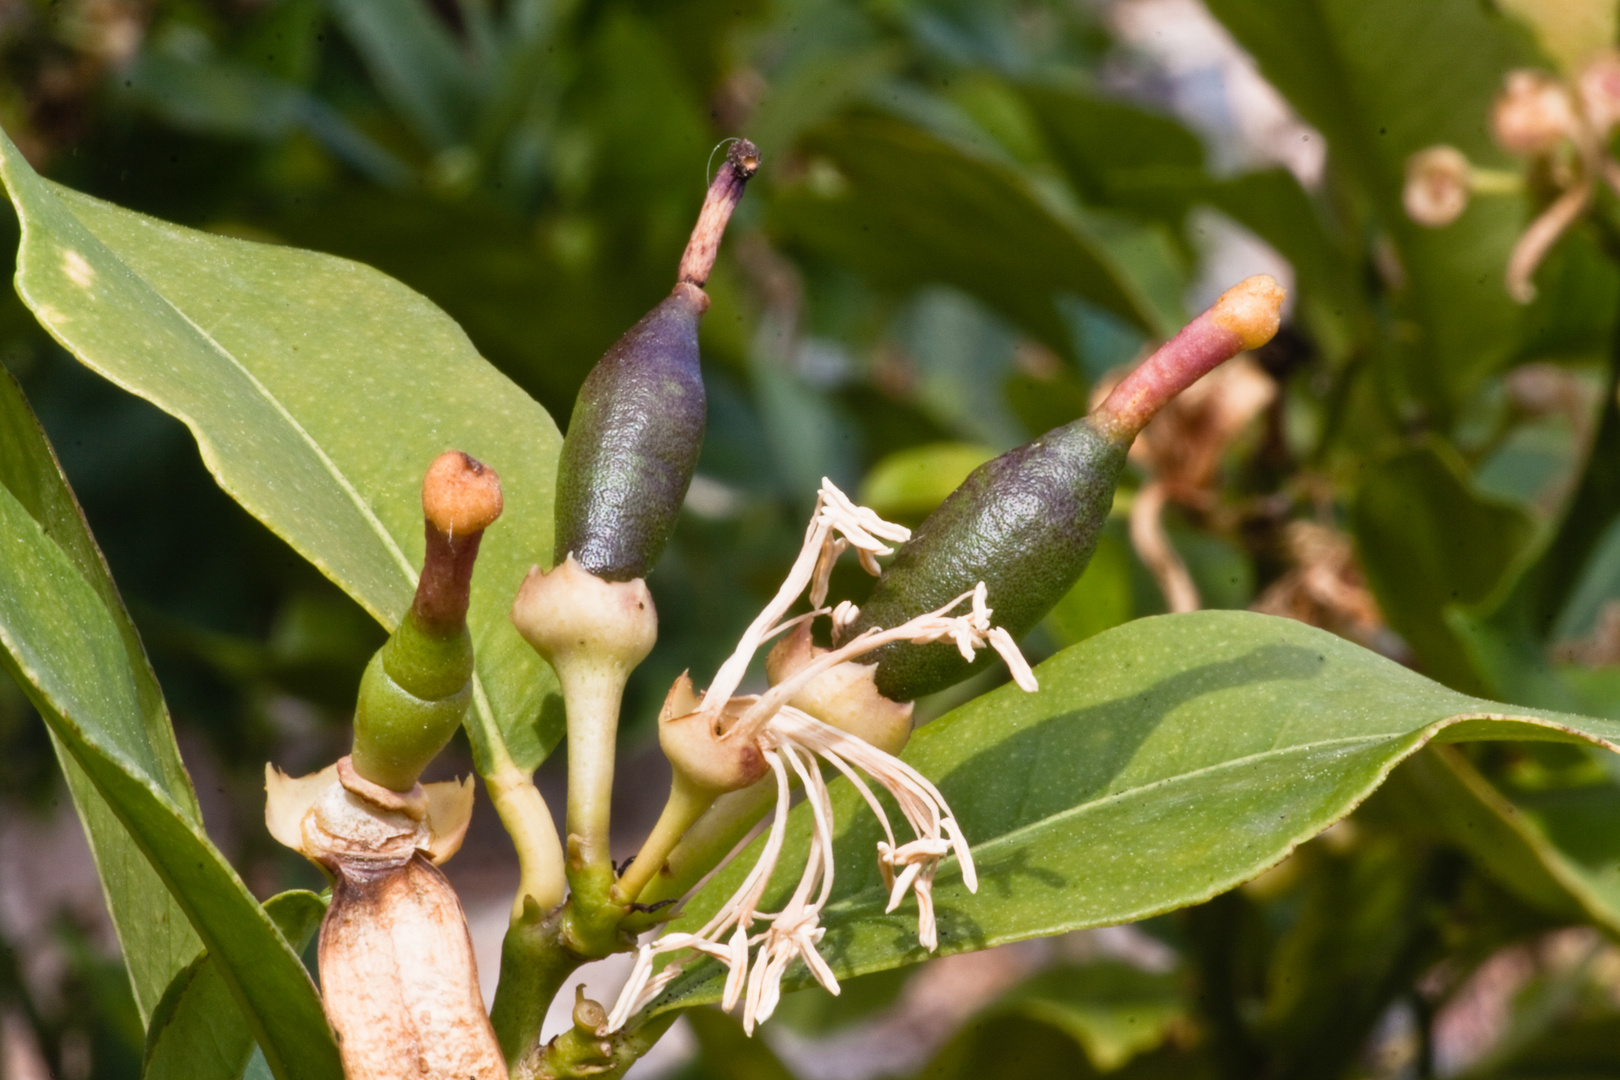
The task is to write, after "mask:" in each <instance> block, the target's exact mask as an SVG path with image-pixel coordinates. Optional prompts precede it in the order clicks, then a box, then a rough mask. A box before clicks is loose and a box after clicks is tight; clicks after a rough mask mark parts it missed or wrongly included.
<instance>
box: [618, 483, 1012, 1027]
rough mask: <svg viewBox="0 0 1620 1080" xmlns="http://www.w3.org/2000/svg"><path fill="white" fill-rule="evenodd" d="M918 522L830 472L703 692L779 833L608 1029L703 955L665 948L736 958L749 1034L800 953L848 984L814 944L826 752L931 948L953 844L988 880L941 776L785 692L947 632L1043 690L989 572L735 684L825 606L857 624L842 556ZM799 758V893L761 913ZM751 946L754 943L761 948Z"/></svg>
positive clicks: (827, 818)
mask: <svg viewBox="0 0 1620 1080" xmlns="http://www.w3.org/2000/svg"><path fill="white" fill-rule="evenodd" d="M910 535H911V534H910V532H909V530H907V529H905V528H903V527H901V526H899V525H894V524H892V523H890V522H887V521H884V520H883V519H882V518H880V517H878V515H877V514H875V513H873V512H872V511H871V510H869V509H867V508H866V507H863V506H857V505H856V504H855V503H853V502H851V501H850V499H849V498H848V497H847V496H845V495H844V493H843V492H841V491H839V490H838V488H837V487H835V486H834V485H833V484H832V482H831V481H828V480H823V481H822V487H821V491H820V493H819V495H818V497H817V500H816V511H815V513H814V515H813V516H812V517H811V520H810V525H809V527H808V528H807V529H806V531H805V540H804V546H803V548H802V549H801V550H800V552H799V555H798V558H797V559H795V560H794V563H793V567H792V568H791V569H790V570H789V571H788V575H787V578H786V580H785V581H783V583H782V587H781V589H779V590H778V591H777V594H776V596H775V597H774V598H773V599H772V600H771V602H770V603H769V604H767V605H766V607H765V610H764V611H762V612H760V614H759V617H758V618H756V619H755V620H754V621H753V623H752V624H751V625H750V626H749V627H748V629H747V631H745V632H744V634H743V636H742V639H741V640H740V641H739V642H738V644H737V649H736V651H735V652H734V653H732V655H731V656H730V657H729V658H728V659H727V660H726V662H725V663H724V664H723V665H721V668H720V670H719V671H718V672H717V673H716V675H715V679H714V682H713V683H712V684H711V685H710V687H709V689H708V691H707V692H705V694H704V695H703V699H702V701H701V702H700V703H699V705H698V709H699V711H710V712H713V713H714V714H715V715H716V716H717V717H718V716H721V715H722V714H726V715H731V716H735V717H736V719H735V720H734V721H732V722H731V724H730V726H729V727H728V728H727V730H726V732H725V734H724V735H723V736H722V738H728V739H729V738H736V739H750V740H754V741H755V742H756V743H757V745H758V746H759V748H760V750H761V752H762V754H763V756H764V758H765V761H766V763H767V764H768V765H769V766H770V768H771V771H772V772H773V773H774V774H775V776H776V814H775V818H774V820H773V821H772V822H771V828H770V832H769V834H768V835H767V837H766V840H765V844H764V846H763V848H762V849H761V851H760V855H759V859H758V861H757V862H756V863H755V864H754V867H753V868H752V869H751V870H750V871H749V873H748V875H747V877H745V878H744V879H743V882H742V884H741V885H739V886H738V887H737V889H736V891H735V892H734V893H732V895H731V898H730V899H728V900H727V901H726V903H725V904H724V905H722V906H721V908H720V909H719V910H718V911H717V912H715V914H714V916H713V917H712V918H710V920H709V921H708V922H707V923H706V924H705V925H704V926H703V928H702V929H700V930H698V931H697V932H696V933H678V932H669V933H665V934H664V935H663V936H662V937H660V938H658V939H657V940H656V941H652V942H649V943H647V944H645V945H643V946H641V948H640V949H639V950H638V953H637V956H636V963H635V965H634V967H633V968H632V969H631V973H630V979H629V981H628V982H626V984H625V987H624V990H623V991H622V992H621V993H620V995H619V1000H618V1002H617V1003H616V1004H615V1006H614V1009H613V1012H612V1014H611V1015H610V1016H609V1019H608V1028H609V1030H618V1029H619V1028H620V1027H622V1026H623V1025H624V1023H625V1022H626V1021H627V1020H629V1018H630V1017H631V1016H632V1015H634V1014H635V1013H636V1012H637V1011H638V1010H640V1009H641V1008H642V1007H643V1006H645V1005H647V1004H648V1003H649V1002H651V1001H652V1000H653V999H654V998H655V997H657V995H658V993H659V992H660V991H661V990H663V988H664V987H665V986H667V985H668V984H669V983H670V981H671V980H673V979H674V978H675V977H676V975H678V974H679V973H680V971H681V968H682V965H683V964H684V963H686V962H687V961H688V960H689V959H691V956H690V955H688V956H686V957H683V958H680V959H677V960H675V961H673V962H671V963H669V964H668V965H666V966H665V967H664V968H663V970H661V971H659V972H658V973H657V974H656V975H655V974H653V965H654V961H655V960H656V958H657V957H658V956H660V955H662V954H665V953H674V952H687V953H689V954H694V955H704V956H712V957H714V958H715V959H716V960H719V961H720V962H721V963H722V964H725V965H726V966H727V967H728V968H729V971H728V973H727V976H726V983H725V989H724V992H723V995H722V1004H723V1005H724V1006H725V1008H727V1009H731V1008H733V1007H735V1006H736V1004H737V1003H738V1001H742V1002H743V1003H744V1004H743V1027H744V1029H745V1030H746V1031H748V1032H749V1033H752V1032H753V1029H754V1026H755V1025H756V1024H758V1023H760V1022H762V1021H764V1020H765V1019H766V1018H767V1017H769V1016H770V1015H771V1013H772V1012H773V1011H774V1010H775V1008H776V1005H777V1003H778V1001H779V1000H780V998H781V980H782V976H783V975H784V974H785V973H786V971H787V969H788V966H789V965H790V964H791V963H792V962H793V961H794V960H795V959H796V958H803V960H804V962H805V965H806V967H807V968H808V969H809V971H810V974H811V975H812V976H813V977H814V978H815V979H816V981H817V982H819V983H820V984H821V985H822V986H824V987H826V988H827V989H828V990H829V991H830V992H832V993H834V994H836V993H838V990H839V987H838V979H837V977H836V976H835V975H834V973H833V970H832V967H831V966H830V965H828V963H827V962H826V960H825V959H824V958H823V957H822V956H821V954H820V953H819V952H818V951H817V948H816V946H817V945H818V944H820V942H821V939H822V936H823V935H824V933H825V930H824V929H823V928H822V926H821V925H820V918H821V910H822V908H823V907H824V906H825V905H826V903H827V901H828V899H829V898H830V897H831V895H832V887H833V850H832V843H833V810H832V796H831V793H830V792H829V791H828V789H827V784H826V780H825V779H824V778H823V777H822V775H821V770H820V769H819V768H818V767H817V765H816V760H815V759H816V758H820V759H822V760H824V761H826V762H827V763H829V764H831V765H832V766H833V767H834V768H836V769H837V770H838V771H839V772H840V773H842V774H843V775H844V776H845V777H846V778H848V779H849V781H850V782H851V783H852V784H853V785H854V786H855V789H856V790H857V791H859V792H860V794H861V797H862V798H863V799H864V800H865V801H866V804H867V806H868V808H869V809H871V811H872V813H873V815H874V816H875V817H876V818H877V819H878V821H879V823H880V824H881V825H882V827H883V833H884V836H885V839H884V840H880V841H878V845H877V853H878V868H879V871H880V872H881V874H882V876H883V882H884V885H885V886H886V887H887V888H888V890H889V904H888V908H887V910H888V911H893V910H895V908H897V907H898V906H899V905H900V904H901V903H902V902H903V901H904V899H905V895H906V893H907V892H908V891H909V892H911V893H913V894H914V895H915V896H916V897H917V938H918V940H919V941H920V942H921V943H922V944H923V946H924V947H925V948H927V949H928V950H929V951H933V950H934V949H935V948H936V947H937V945H938V930H937V925H936V922H935V917H934V903H933V892H932V890H933V883H934V877H935V874H936V873H937V871H938V868H939V862H940V860H941V859H943V858H945V857H947V856H949V855H952V854H954V855H955V856H956V859H957V862H958V864H959V865H960V867H961V872H962V881H963V884H965V885H966V886H967V888H968V890H969V891H970V892H971V891H977V889H978V877H977V874H976V872H975V870H974V866H973V856H972V854H971V853H970V852H969V850H968V845H967V841H966V838H965V837H964V836H963V835H962V832H961V829H960V828H959V827H958V826H957V824H956V821H955V819H954V818H953V817H952V816H951V814H950V810H949V808H948V807H947V806H946V805H945V798H944V796H943V795H941V794H940V792H939V789H938V788H936V787H935V786H934V785H933V784H932V783H930V782H929V781H928V779H927V778H926V777H924V776H923V775H922V774H921V773H919V772H917V770H915V769H913V768H912V767H911V766H909V765H907V764H906V763H905V762H903V761H901V760H899V759H898V758H896V757H893V756H892V755H890V754H887V753H884V752H883V751H882V750H879V749H878V748H876V747H874V746H872V745H871V744H869V743H867V742H865V741H864V740H862V739H860V738H858V737H857V736H854V735H851V734H849V733H848V732H845V731H842V730H840V729H838V728H835V727H832V726H831V725H828V724H825V723H823V722H821V721H820V720H817V719H816V718H815V717H812V716H810V715H809V714H807V713H805V712H803V711H801V710H799V709H797V708H794V707H792V706H790V705H788V704H787V703H788V701H790V700H791V699H792V698H793V696H794V695H795V694H796V693H798V692H799V690H801V689H802V688H803V687H805V686H806V685H808V684H809V683H810V682H811V681H813V680H814V679H815V678H817V677H818V676H820V675H821V674H822V673H824V672H826V671H828V670H830V669H831V668H833V667H836V666H837V665H839V664H842V663H845V662H847V661H850V660H853V659H855V658H857V657H860V656H864V655H866V654H867V653H870V652H872V651H873V650H875V649H878V648H881V647H882V646H884V645H887V644H889V643H891V642H896V641H910V642H914V643H917V644H929V643H931V642H936V641H942V640H945V639H946V638H949V639H950V640H951V641H952V642H953V643H954V644H955V645H956V647H957V649H958V651H960V652H961V654H962V657H963V658H964V659H965V660H968V661H970V662H971V661H972V660H973V659H974V656H975V655H976V653H977V651H978V650H979V649H983V648H987V647H988V648H993V649H995V650H996V652H997V653H998V654H1000V656H1001V657H1002V659H1003V660H1005V661H1006V662H1007V666H1008V669H1009V670H1010V671H1011V673H1012V677H1013V680H1014V681H1015V682H1017V684H1018V685H1019V686H1020V687H1022V688H1024V689H1025V690H1034V689H1035V688H1036V682H1035V677H1034V674H1033V672H1031V670H1030V667H1029V664H1028V662H1027V661H1025V659H1024V657H1023V654H1021V653H1020V652H1019V651H1018V646H1017V644H1016V643H1015V642H1014V641H1013V638H1012V635H1011V634H1009V633H1008V632H1007V631H1006V629H1005V628H1003V627H999V626H993V625H992V624H991V621H990V618H991V615H992V614H993V612H992V611H991V609H990V607H989V599H988V590H987V589H986V588H985V585H984V583H983V582H980V583H979V584H977V585H976V586H975V587H974V588H973V589H972V590H970V591H968V592H965V593H963V594H962V595H961V596H958V597H956V598H955V599H954V600H952V601H951V602H950V603H948V604H946V605H944V606H943V607H941V608H939V609H937V610H935V611H931V612H928V613H926V614H924V615H920V616H918V617H917V618H915V619H912V620H910V621H909V622H906V623H903V624H901V625H900V626H896V627H893V628H890V629H879V628H872V629H868V630H866V631H865V632H863V633H862V634H860V635H858V636H857V637H855V638H854V639H853V640H850V641H847V642H845V643H844V644H843V645H842V646H840V647H839V648H836V649H831V650H828V651H826V652H824V653H822V654H821V655H820V656H817V657H816V658H815V659H814V660H812V661H811V662H810V663H808V664H806V665H805V666H804V667H802V668H800V669H799V670H798V671H796V672H794V673H793V674H792V675H791V676H789V677H788V678H786V679H784V680H782V681H781V682H780V683H778V684H777V685H776V686H774V687H772V688H771V689H770V690H768V691H767V692H765V693H764V694H760V695H758V696H757V697H741V698H739V697H736V691H737V687H738V686H739V685H740V684H741V681H742V678H743V675H744V674H745V673H746V672H747V670H748V665H749V663H750V662H751V661H752V660H753V657H754V653H755V652H756V651H757V650H758V649H759V647H760V646H761V645H762V644H763V643H764V642H765V641H767V640H769V639H770V638H771V637H774V636H775V635H777V634H779V633H781V632H782V631H784V630H786V629H788V628H790V627H792V626H797V625H798V624H799V623H801V622H803V621H805V620H807V619H813V618H816V617H817V616H820V615H828V614H830V616H831V619H832V622H833V625H834V628H835V630H838V631H842V630H843V629H847V628H848V627H849V626H850V625H852V624H853V623H854V621H855V619H856V618H857V617H858V615H859V609H858V608H856V607H855V605H853V604H851V603H849V602H848V601H845V602H843V603H840V604H838V605H837V606H836V607H834V608H832V609H831V611H830V612H829V611H828V609H827V608H826V607H824V606H823V605H824V602H825V600H826V590H827V583H828V581H829V579H830V577H831V573H832V564H833V562H834V561H835V560H836V559H837V557H838V556H839V555H840V554H842V553H843V552H844V551H846V550H848V549H849V548H854V549H855V551H856V553H857V555H858V556H859V557H860V560H861V564H862V565H863V566H864V567H866V569H867V570H868V571H869V572H871V573H873V574H876V573H878V572H879V569H880V568H879V567H878V565H877V562H876V556H878V555H889V554H892V549H891V548H889V547H888V546H887V544H886V543H885V541H889V542H903V541H905V540H906V539H908V538H909V537H910ZM806 589H808V590H809V592H810V601H811V603H812V605H814V607H815V610H813V611H811V612H809V613H807V614H804V615H799V616H796V617H794V618H791V619H784V618H783V616H784V615H785V614H786V612H787V610H788V609H789V608H791V607H792V606H793V604H794V603H796V602H797V601H798V599H799V597H800V596H801V595H802V594H803V593H804V592H805V591H806ZM964 603H966V604H967V605H968V610H967V611H966V612H964V613H961V614H956V615H952V614H951V612H953V611H956V610H957V609H958V608H960V607H961V606H962V605H963V604H964ZM739 713H740V715H739ZM789 770H791V771H792V773H793V774H795V775H797V776H798V778H799V782H800V784H801V786H802V787H803V788H804V792H805V802H806V803H807V804H808V805H809V807H810V813H811V819H812V831H811V837H810V850H809V853H808V855H807V857H806V859H805V865H804V869H803V872H802V873H801V875H800V877H799V883H798V887H797V888H796V889H795V890H794V892H793V895H792V896H791V897H790V898H789V900H788V901H787V903H786V904H785V905H784V906H783V907H782V909H781V910H780V911H778V912H775V913H769V912H762V911H760V910H759V903H760V901H761V899H762V898H763V897H764V894H765V890H766V888H767V887H768V886H769V885H770V880H771V876H772V874H773V873H774V872H775V870H776V866H777V863H778V861H779V859H780V857H781V854H782V848H783V844H784V842H785V840H786V835H787V817H788V806H789V797H790V794H791V786H790V780H789ZM861 773H864V774H866V776H868V777H870V778H871V779H873V780H875V781H877V782H878V783H879V784H881V785H882V786H883V787H884V789H885V790H887V791H888V792H889V794H890V795H891V796H893V798H894V800H895V803H896V805H897V806H898V807H899V808H900V812H901V814H902V815H903V816H904V817H905V819H906V823H907V824H908V825H910V826H911V830H912V832H913V834H914V835H915V838H914V839H912V840H910V841H908V842H906V843H904V844H901V843H897V842H896V839H895V834H894V829H893V826H892V825H891V824H890V822H889V818H888V814H887V813H886V812H885V810H884V808H883V804H882V803H881V802H880V801H879V800H878V798H877V796H876V795H875V794H874V792H873V791H872V789H871V787H870V786H869V785H868V784H867V783H866V781H865V780H864V779H862V777H861V775H860V774H861ZM897 870H898V872H896V871H897ZM812 895H813V896H814V898H813V899H812ZM755 922H763V923H767V924H768V925H767V926H766V927H765V928H764V929H763V930H762V931H761V932H759V933H756V934H750V932H749V930H750V927H751V926H752V925H753V924H754V923H755ZM750 950H754V953H753V957H752V960H750V956H749V952H750Z"/></svg>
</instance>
